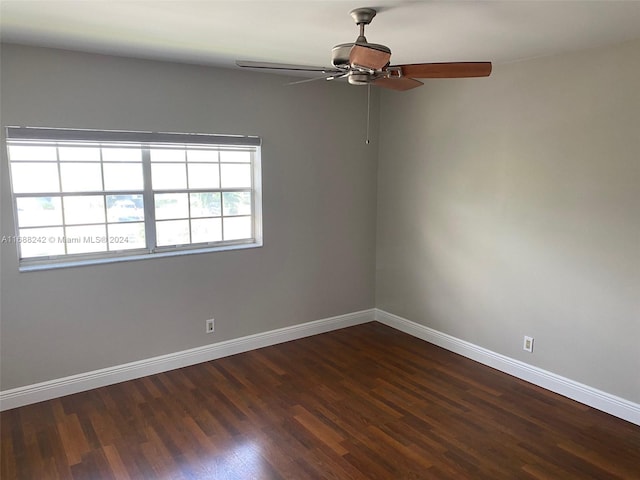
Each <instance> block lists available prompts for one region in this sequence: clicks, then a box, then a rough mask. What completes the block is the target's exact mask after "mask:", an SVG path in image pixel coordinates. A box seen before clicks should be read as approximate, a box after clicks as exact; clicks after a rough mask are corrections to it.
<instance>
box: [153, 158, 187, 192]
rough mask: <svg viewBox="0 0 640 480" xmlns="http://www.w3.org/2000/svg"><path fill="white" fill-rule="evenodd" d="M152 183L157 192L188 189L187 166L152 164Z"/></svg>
mask: <svg viewBox="0 0 640 480" xmlns="http://www.w3.org/2000/svg"><path fill="white" fill-rule="evenodd" d="M151 181H152V184H153V188H154V189H157V190H160V189H175V188H187V172H186V164H184V163H183V164H179V163H159V164H151Z"/></svg>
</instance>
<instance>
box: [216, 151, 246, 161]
mask: <svg viewBox="0 0 640 480" xmlns="http://www.w3.org/2000/svg"><path fill="white" fill-rule="evenodd" d="M220 161H221V162H233V163H238V162H240V163H249V162H250V161H251V153H250V152H225V151H224V150H222V151H221V152H220Z"/></svg>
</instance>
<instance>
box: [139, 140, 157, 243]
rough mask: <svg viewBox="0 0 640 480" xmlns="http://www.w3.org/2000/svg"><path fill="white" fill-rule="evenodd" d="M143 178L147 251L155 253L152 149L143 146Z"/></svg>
mask: <svg viewBox="0 0 640 480" xmlns="http://www.w3.org/2000/svg"><path fill="white" fill-rule="evenodd" d="M142 178H143V182H144V192H143V194H142V198H143V199H144V201H143V203H144V234H145V239H146V243H147V250H149V253H153V251H154V250H155V247H156V211H155V201H154V198H153V189H152V185H151V149H150V148H149V146H148V145H144V146H142Z"/></svg>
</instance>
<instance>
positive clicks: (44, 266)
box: [18, 241, 262, 272]
mask: <svg viewBox="0 0 640 480" xmlns="http://www.w3.org/2000/svg"><path fill="white" fill-rule="evenodd" d="M260 247H262V241H256V242H251V243H238V244H234V245H224V246H220V247H206V248H193V249H184V250H170V251H163V252H155V253H144V254H139V255H127V256H121V257H103V258H92V259H82V260H73V261H61V262H56V263H40V262H38V263H35V262H34V263H27V264H23V265H20V266H19V267H18V271H19V272H38V271H42V270H57V269H59V268H73V267H86V266H91V265H104V264H108V263H120V262H135V261H139V260H152V259H156V258H166V257H181V256H184V255H199V254H202V253H213V252H226V251H230V250H244V249H248V248H260Z"/></svg>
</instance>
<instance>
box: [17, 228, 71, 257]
mask: <svg viewBox="0 0 640 480" xmlns="http://www.w3.org/2000/svg"><path fill="white" fill-rule="evenodd" d="M63 237H64V230H63V229H62V227H55V228H21V229H20V238H22V239H23V242H22V243H21V244H20V256H21V258H32V257H48V256H50V255H64V238H63Z"/></svg>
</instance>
